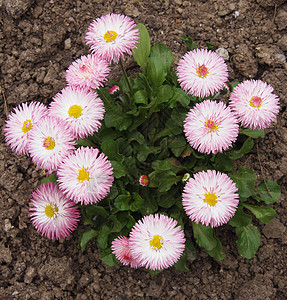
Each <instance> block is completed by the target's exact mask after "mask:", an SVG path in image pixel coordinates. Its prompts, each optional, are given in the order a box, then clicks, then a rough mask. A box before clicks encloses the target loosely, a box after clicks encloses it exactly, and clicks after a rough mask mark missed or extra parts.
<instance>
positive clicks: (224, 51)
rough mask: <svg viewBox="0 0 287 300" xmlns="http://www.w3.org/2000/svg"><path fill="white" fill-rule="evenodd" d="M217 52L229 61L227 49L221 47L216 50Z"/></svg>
mask: <svg viewBox="0 0 287 300" xmlns="http://www.w3.org/2000/svg"><path fill="white" fill-rule="evenodd" d="M215 52H216V53H217V54H218V55H219V56H221V57H222V58H223V59H224V60H229V53H228V51H227V50H226V49H225V48H222V47H220V48H218V49H216V50H215Z"/></svg>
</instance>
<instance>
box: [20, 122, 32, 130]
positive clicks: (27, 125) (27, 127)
mask: <svg viewBox="0 0 287 300" xmlns="http://www.w3.org/2000/svg"><path fill="white" fill-rule="evenodd" d="M32 127H33V124H32V122H31V120H26V121H24V122H23V126H22V131H23V132H24V133H26V132H28V131H29V130H30V129H31V128H32Z"/></svg>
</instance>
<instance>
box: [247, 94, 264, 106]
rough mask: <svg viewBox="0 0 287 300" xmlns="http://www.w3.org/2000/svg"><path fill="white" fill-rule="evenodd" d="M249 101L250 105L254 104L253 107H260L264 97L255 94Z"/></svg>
mask: <svg viewBox="0 0 287 300" xmlns="http://www.w3.org/2000/svg"><path fill="white" fill-rule="evenodd" d="M249 103H250V106H252V107H260V106H261V104H262V99H261V98H260V97H258V96H254V97H252V98H251V100H250V101H249Z"/></svg>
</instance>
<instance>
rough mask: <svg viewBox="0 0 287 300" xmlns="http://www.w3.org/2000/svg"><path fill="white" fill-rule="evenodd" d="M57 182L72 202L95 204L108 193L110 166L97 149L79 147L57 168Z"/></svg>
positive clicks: (112, 179) (110, 178)
mask: <svg viewBox="0 0 287 300" xmlns="http://www.w3.org/2000/svg"><path fill="white" fill-rule="evenodd" d="M58 181H59V186H60V189H61V190H62V191H63V192H64V194H65V195H66V196H67V197H68V198H70V199H71V200H73V201H74V202H76V203H78V202H80V203H81V204H85V205H86V204H90V203H97V202H99V201H100V200H101V199H103V198H105V197H106V196H107V195H108V193H109V192H110V188H111V186H112V184H113V181H114V177H113V169H112V165H111V163H110V161H109V160H108V159H107V157H106V156H105V155H104V153H100V151H99V150H98V149H95V148H89V147H80V148H78V149H77V150H76V151H75V152H74V153H71V154H70V155H69V156H67V157H66V158H65V159H64V161H63V163H62V164H61V165H60V166H59V168H58Z"/></svg>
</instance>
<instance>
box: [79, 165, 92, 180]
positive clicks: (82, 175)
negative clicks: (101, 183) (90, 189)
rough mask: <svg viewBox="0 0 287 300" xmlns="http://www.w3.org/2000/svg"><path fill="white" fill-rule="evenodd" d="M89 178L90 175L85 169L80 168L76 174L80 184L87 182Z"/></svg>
mask: <svg viewBox="0 0 287 300" xmlns="http://www.w3.org/2000/svg"><path fill="white" fill-rule="evenodd" d="M90 179H91V178H90V173H89V172H88V171H87V169H86V168H82V169H80V170H79V172H78V180H79V181H80V182H83V181H84V180H87V181H89V180H90Z"/></svg>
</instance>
